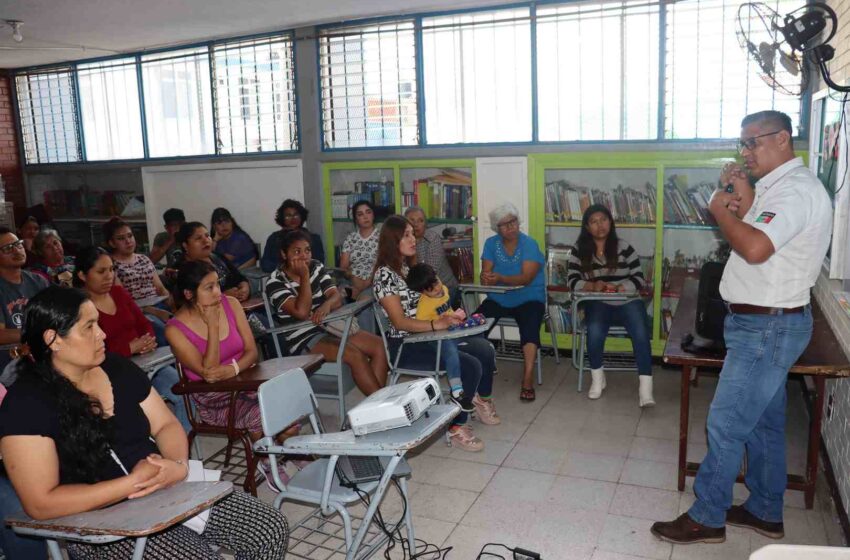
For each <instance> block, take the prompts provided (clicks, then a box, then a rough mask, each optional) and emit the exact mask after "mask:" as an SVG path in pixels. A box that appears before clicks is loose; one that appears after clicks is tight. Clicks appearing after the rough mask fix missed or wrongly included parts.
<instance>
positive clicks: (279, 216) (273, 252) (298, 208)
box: [260, 198, 325, 272]
mask: <svg viewBox="0 0 850 560" xmlns="http://www.w3.org/2000/svg"><path fill="white" fill-rule="evenodd" d="M309 214H310V211H309V210H307V209H306V208H304V205H303V204H301V203H300V202H298V201H297V200H293V199H291V198H287V199H286V200H284V201H283V204H281V205H280V208H278V209H277V212H275V215H274V221H275V222H277V225H279V226H280V230H278V231H276V232H274V233H273V234H271V235H269V238H268V239H266V246H265V247H263V257H262V258H261V259H260V268H262V269H263V270H264V271H265V272H274V271H275V270H277V267H278V266H280V246H281V243H282V241H283V236H284V235H286V234H287V232H290V231H293V230H296V229H303V230H304V231H306V232H307V233H310V232H309V231H308V230H307V226H305V225H304V224H306V223H307V216H308V215H309ZM310 249H311V250H312V252H313V259H314V260H317V261H319V262H320V263H324V262H325V248H324V246H322V238H321V237H319V236H318V235H316V234H315V233H310Z"/></svg>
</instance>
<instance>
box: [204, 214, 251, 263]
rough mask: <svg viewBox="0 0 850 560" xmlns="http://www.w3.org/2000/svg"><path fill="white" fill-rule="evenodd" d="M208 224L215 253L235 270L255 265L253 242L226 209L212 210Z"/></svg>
mask: <svg viewBox="0 0 850 560" xmlns="http://www.w3.org/2000/svg"><path fill="white" fill-rule="evenodd" d="M210 224H211V226H212V229H213V232H214V233H215V238H214V239H215V253H216V254H217V255H219V256H220V257H222V258H224V259H227V260H228V261H230V263H231V264H232V265H233V266H235V267H236V268H240V269H241V268H251V267H252V266H254V265H255V264H257V248H256V247H255V246H254V240H253V239H251V236H250V235H248V234H247V233H245V230H243V229H242V228H241V227H239V224H237V223H236V220H234V219H233V216H231V215H230V211H229V210H228V209H227V208H216V209H215V210H213V213H212V217H211V218H210Z"/></svg>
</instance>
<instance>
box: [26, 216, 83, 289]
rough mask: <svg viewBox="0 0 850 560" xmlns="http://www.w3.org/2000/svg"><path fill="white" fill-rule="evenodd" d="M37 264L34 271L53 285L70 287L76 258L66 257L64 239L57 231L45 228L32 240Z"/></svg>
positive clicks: (33, 268)
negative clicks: (63, 245)
mask: <svg viewBox="0 0 850 560" xmlns="http://www.w3.org/2000/svg"><path fill="white" fill-rule="evenodd" d="M32 252H33V254H34V255H35V264H34V265H33V267H32V269H31V270H32V271H33V272H35V273H36V274H40V275H41V276H44V277H45V278H47V281H48V282H50V283H51V284H60V285H62V286H70V285H71V284H72V282H73V277H74V257H66V256H65V248H64V247H62V238H61V237H59V233H58V232H57V231H56V230H55V229H50V228H44V229H42V230H41V231H39V232H38V234H37V235H36V236H35V239H33V240H32Z"/></svg>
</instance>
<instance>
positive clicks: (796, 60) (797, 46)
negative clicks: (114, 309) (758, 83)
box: [736, 2, 850, 95]
mask: <svg viewBox="0 0 850 560" xmlns="http://www.w3.org/2000/svg"><path fill="white" fill-rule="evenodd" d="M837 30H838V17H837V16H836V15H835V11H834V10H833V9H832V8H830V7H829V6H827V5H826V4H823V3H821V2H814V3H811V4H807V5H805V6H803V7H802V8H799V9H797V10H794V11H793V12H791V13H789V14H786V15H785V16H781V15H779V14H778V13H776V12H775V11H774V10H773V9H771V8H770V7H769V6H767V5H765V4H762V3H746V4H741V6H739V7H738V25H737V29H736V34H737V36H738V43H739V44H740V45H741V48H742V49H744V51H745V52H746V53H747V55H748V56H749V57H750V59H751V60H753V61H754V62H755V63H756V64H758V67H759V75H760V76H761V78H762V79H763V80H764V81H765V82H766V83H767V85H769V86H770V87H772V88H773V89H775V90H777V91H781V92H783V93H786V94H789V95H801V94H802V93H803V91H805V90H806V87H807V85H808V78H809V76H808V71H807V64H806V63H805V62H806V60H805V59H806V58H808V59H809V60H810V61H811V62H813V63H814V64H815V65H816V66H817V68H818V69H819V70H820V73H821V76H822V77H823V80H824V82H826V84H827V85H828V86H829V87H830V88H832V89H835V90H837V91H841V92H848V91H850V87H843V86H839V85H838V84H836V83H835V82H833V81H832V79H831V78H830V76H829V69H828V68H827V67H826V63H827V62H829V61H830V60H832V58H833V56H835V49H834V48H832V47H831V46H830V45H829V41H830V40H831V39H832V38H833V37H834V36H835V32H836V31H837Z"/></svg>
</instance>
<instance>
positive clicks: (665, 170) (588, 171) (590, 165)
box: [529, 151, 736, 355]
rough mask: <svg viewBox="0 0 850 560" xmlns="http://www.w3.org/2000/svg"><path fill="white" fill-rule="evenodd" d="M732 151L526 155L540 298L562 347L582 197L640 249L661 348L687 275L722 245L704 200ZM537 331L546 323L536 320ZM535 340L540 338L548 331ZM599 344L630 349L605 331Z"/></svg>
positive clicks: (722, 253)
mask: <svg viewBox="0 0 850 560" xmlns="http://www.w3.org/2000/svg"><path fill="white" fill-rule="evenodd" d="M735 155H736V154H735V153H734V152H726V151H723V152H720V151H704V152H699V153H694V152H690V153H682V152H617V153H612V152H604V153H603V152H589V153H572V154H532V155H530V156H529V232H530V234H531V236H532V237H534V238H535V239H536V240H537V241H538V243H540V246H541V248H542V249H543V250H544V253H545V254H546V257H547V273H548V275H549V278H548V281H549V282H548V283H549V288H548V294H547V300H548V301H547V305H548V309H549V311H550V314H551V315H552V317H553V319H554V322H555V329H556V331H557V335H558V345H559V346H560V347H561V348H570V347H571V344H572V336H571V333H570V330H571V329H570V325H571V318H570V316H569V298H570V292H569V289H568V288H567V287H566V276H567V272H566V263H567V260H568V258H569V254H570V251H571V250H572V246H573V244H574V243H575V240H576V238H577V237H578V232H579V228H580V227H581V216H582V214H583V212H584V209H586V208H587V207H588V206H589V205H590V204H594V203H595V204H603V205H605V206H607V207H608V208H609V209H610V210H611V213H612V215H613V216H614V220H615V223H616V226H617V234H618V235H619V237H621V238H623V239H625V240H626V241H628V242H629V243H630V244H631V245H632V246H633V247H634V248H635V250H636V251H637V253H638V255H639V256H640V262H641V268H642V269H643V274H644V277H645V278H646V279H647V283H648V287H647V289H646V290H645V291H644V292H643V296H644V301H645V303H646V306H647V321H648V322H651V323H652V331H651V332H652V350H653V354H654V355H661V353H662V352H663V349H664V343H665V338H666V331H667V327H668V325H669V323H670V320H671V319H672V316H673V314H674V313H675V312H676V305H677V303H678V298H679V293H680V291H681V287H682V285H683V284H684V281H685V279H686V278H688V277H698V276H699V269H700V267H701V266H702V264H703V263H705V262H706V261H709V260H725V259H726V258H728V253H729V248H728V244H726V243H725V242H724V241H723V240H722V238H721V236H720V232H719V229H718V228H717V225H716V224H715V222H714V220H713V219H712V217H711V216H710V214H709V213H708V211H707V209H706V206H707V203H708V199H709V198H710V196H711V192H712V191H713V190H714V188H715V186H716V185H717V179H718V176H719V173H720V168H721V167H722V166H723V164H724V163H726V162H728V161H730V160H731V159H733V158H734V157H735ZM543 329H544V331H545V329H546V326H545V325H544V326H543ZM543 335H545V336H543V337H542V340H544V341H545V340H548V339H549V338H548V332H544V333H543ZM605 348H606V350H607V351H613V352H618V351H619V352H627V351H630V350H631V341H630V340H629V339H628V338H609V339H608V340H607V341H606V344H605Z"/></svg>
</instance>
